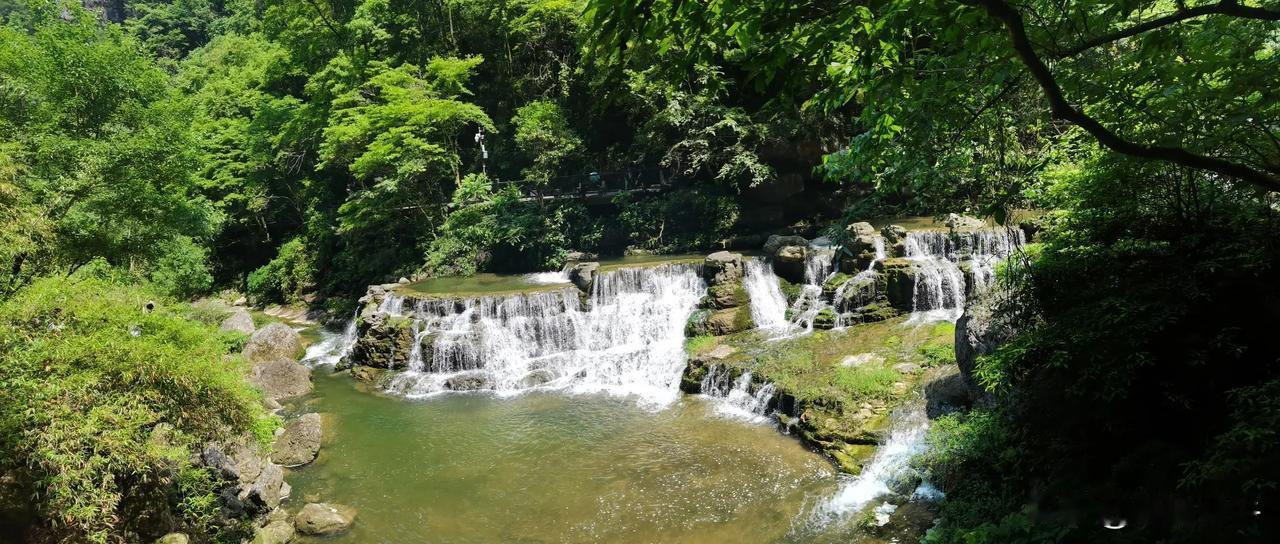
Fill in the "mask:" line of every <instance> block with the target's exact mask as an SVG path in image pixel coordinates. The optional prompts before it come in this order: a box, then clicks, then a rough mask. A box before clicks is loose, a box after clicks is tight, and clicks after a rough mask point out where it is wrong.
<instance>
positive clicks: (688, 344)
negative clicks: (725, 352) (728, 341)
mask: <svg viewBox="0 0 1280 544" xmlns="http://www.w3.org/2000/svg"><path fill="white" fill-rule="evenodd" d="M719 343H720V341H719V340H718V339H717V338H716V337H714V336H710V335H703V336H694V337H692V338H689V339H688V340H685V343H684V351H685V353H688V354H690V355H693V354H696V353H702V352H704V351H707V350H710V349H711V348H713V347H715V346H716V344H719Z"/></svg>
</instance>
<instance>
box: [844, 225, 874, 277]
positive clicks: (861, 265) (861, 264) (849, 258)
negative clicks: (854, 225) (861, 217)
mask: <svg viewBox="0 0 1280 544" xmlns="http://www.w3.org/2000/svg"><path fill="white" fill-rule="evenodd" d="M868 226H869V225H868ZM872 232H873V233H872V234H863V235H859V236H856V237H852V238H850V239H849V242H848V245H846V246H845V248H844V249H845V251H842V252H840V271H841V272H844V273H845V274H857V273H858V272H862V271H864V270H867V269H869V268H871V263H874V262H875V261H876V235H875V234H874V231H872Z"/></svg>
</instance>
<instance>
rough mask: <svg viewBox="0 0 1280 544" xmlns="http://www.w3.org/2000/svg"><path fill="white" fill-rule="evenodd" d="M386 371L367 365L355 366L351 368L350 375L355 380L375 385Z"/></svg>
mask: <svg viewBox="0 0 1280 544" xmlns="http://www.w3.org/2000/svg"><path fill="white" fill-rule="evenodd" d="M386 373H387V371H385V370H383V369H380V368H373V367H368V366H357V367H352V368H351V377H352V378H355V379H356V380H357V381H359V382H361V383H365V384H369V385H377V384H378V383H380V382H381V381H382V379H383V377H384V376H386Z"/></svg>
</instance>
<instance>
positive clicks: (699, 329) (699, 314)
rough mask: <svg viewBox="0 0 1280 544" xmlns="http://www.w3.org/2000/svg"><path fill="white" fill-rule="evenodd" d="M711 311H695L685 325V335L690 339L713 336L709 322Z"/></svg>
mask: <svg viewBox="0 0 1280 544" xmlns="http://www.w3.org/2000/svg"><path fill="white" fill-rule="evenodd" d="M711 313H712V312H711V310H694V312H693V313H692V314H690V315H689V320H688V321H685V324H684V335H685V336H686V337H689V338H693V337H695V336H707V335H709V334H711V329H710V327H709V326H708V321H710V319H711Z"/></svg>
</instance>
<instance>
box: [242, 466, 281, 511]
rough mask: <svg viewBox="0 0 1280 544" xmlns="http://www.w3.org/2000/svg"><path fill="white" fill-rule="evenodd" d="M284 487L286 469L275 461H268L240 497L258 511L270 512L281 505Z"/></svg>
mask: <svg viewBox="0 0 1280 544" xmlns="http://www.w3.org/2000/svg"><path fill="white" fill-rule="evenodd" d="M283 487H284V469H282V468H280V465H277V464H275V463H267V464H266V465H264V466H263V467H262V472H260V473H258V477H257V478H256V479H254V481H253V484H252V485H250V486H248V487H247V488H245V489H242V490H241V491H240V496H239V498H240V500H241V501H243V502H244V503H245V504H246V505H250V506H252V507H254V510H255V511H257V512H268V511H270V510H272V509H274V508H275V507H277V506H280V499H281V498H282V495H281V490H282V488H283Z"/></svg>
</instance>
